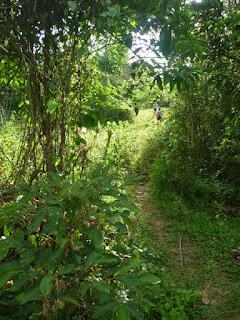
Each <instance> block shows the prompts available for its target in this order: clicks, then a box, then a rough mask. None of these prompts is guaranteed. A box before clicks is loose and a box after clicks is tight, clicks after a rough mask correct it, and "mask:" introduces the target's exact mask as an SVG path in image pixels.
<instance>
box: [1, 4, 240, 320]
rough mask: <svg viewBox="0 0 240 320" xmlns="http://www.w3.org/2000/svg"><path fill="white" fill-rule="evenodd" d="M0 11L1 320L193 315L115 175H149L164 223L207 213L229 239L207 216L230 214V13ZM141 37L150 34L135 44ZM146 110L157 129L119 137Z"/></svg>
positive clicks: (132, 8)
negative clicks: (157, 116)
mask: <svg viewBox="0 0 240 320" xmlns="http://www.w3.org/2000/svg"><path fill="white" fill-rule="evenodd" d="M0 9H1V10H0V41H1V45H0V71H1V77H0V104H1V105H0V125H1V128H0V130H1V137H0V165H1V167H0V206H1V208H0V232H1V238H0V313H1V315H0V318H1V319H4V320H7V319H20V318H21V319H33V320H34V319H44V318H47V319H56V318H57V319H76V320H77V319H79V320H80V319H85V320H87V319H109V320H112V319H118V320H125V319H166V320H177V319H178V320H185V319H189V318H191V317H192V314H194V316H195V315H196V313H194V310H193V309H194V308H192V303H193V296H195V294H193V293H192V291H191V290H185V289H178V288H177V287H174V284H173V282H172V280H171V278H169V277H168V275H167V273H166V272H165V270H164V268H162V267H161V265H158V264H157V266H156V265H154V264H155V263H159V262H157V259H155V258H154V257H155V256H157V254H155V252H152V250H151V248H150V246H149V245H147V244H146V241H144V240H142V238H141V236H139V233H140V231H139V230H138V229H137V228H134V225H135V224H136V222H137V219H138V217H137V214H136V213H137V211H138V210H137V208H136V206H135V205H134V203H133V201H131V200H130V197H129V196H128V194H130V193H131V188H130V184H131V183H134V182H133V181H132V182H131V181H130V180H131V178H130V176H129V173H131V174H133V173H138V174H139V173H140V174H142V175H145V174H146V175H148V174H149V173H150V180H151V181H152V183H153V189H154V193H155V196H156V198H157V199H158V201H160V200H161V202H162V205H163V207H164V204H165V202H166V200H165V199H166V198H168V199H169V201H170V199H171V201H172V206H173V209H174V210H173V216H174V214H175V213H176V212H177V211H178V209H176V208H174V206H175V204H176V206H178V205H179V206H180V207H181V208H180V209H181V210H180V211H182V212H179V217H178V218H179V219H180V220H181V219H183V220H184V221H186V222H187V223H189V221H190V222H191V223H189V225H191V226H194V228H196V222H195V220H196V217H195V216H194V214H193V212H194V211H191V210H194V209H195V210H199V211H201V210H200V208H201V209H202V210H203V209H204V210H206V211H207V212H205V213H204V214H203V221H205V222H206V225H208V226H211V224H212V225H213V226H214V227H212V228H210V230H211V232H212V236H213V238H214V239H217V241H227V234H228V232H229V230H230V225H231V223H230V224H228V223H226V224H225V229H224V232H223V233H222V234H220V233H219V232H218V229H217V226H221V225H222V221H221V220H219V222H218V223H216V226H215V225H214V219H215V218H214V216H217V217H220V219H221V218H222V216H224V217H225V216H228V215H232V216H237V217H238V216H239V207H240V189H239V183H240V175H239V163H240V155H239V152H240V142H239V141H240V140H239V138H240V129H239V125H240V114H239V112H240V110H239V101H240V87H239V76H240V72H239V63H240V58H239V37H240V31H239V29H240V27H239V23H240V20H239V19H240V12H239V9H238V7H237V4H236V3H235V2H232V1H229V2H228V3H225V2H221V1H218V0H213V1H202V2H196V3H195V2H186V1H181V0H177V1H165V0H163V1H162V0H161V1H159V0H153V1H146V0H131V1H127V0H126V1H125V0H124V1H112V0H101V1H99V0H86V1H80V0H73V1H67V0H60V1H56V0H48V1H45V0H44V1H42V0H28V1H23V0H3V1H1V4H0ZM142 34H147V35H148V37H149V38H150V39H149V41H148V40H146V39H145V40H144V41H143V42H145V45H144V44H138V43H134V42H135V39H136V38H137V35H142ZM149 50H150V52H151V53H150V54H153V55H154V57H148V56H144V54H146V53H147V55H148V54H149ZM130 52H131V53H130ZM130 56H131V59H129V57H130ZM169 91H170V92H171V93H169ZM153 102H156V103H158V104H159V106H160V107H161V108H162V109H163V110H164V118H163V121H161V124H159V122H158V125H156V123H155V122H154V115H153V114H152V115H151V114H150V112H146V113H142V115H143V118H140V120H139V122H141V124H140V125H139V123H138V120H137V121H135V123H134V125H133V127H131V128H132V131H131V132H128V129H129V128H130V124H129V122H128V120H133V115H134V113H135V114H136V115H137V114H138V113H139V109H146V108H149V107H151V105H152V103H153ZM122 121H125V122H122ZM144 121H145V126H143V125H142V122H144ZM170 207H171V206H170V204H169V203H168V209H169V208H170ZM189 207H191V210H190V209H189ZM182 208H184V209H182ZM166 211H167V212H168V210H166ZM183 211H184V212H183ZM208 211H211V212H214V214H212V215H211V213H210V215H209V214H208ZM167 215H168V216H170V214H169V213H168V214H167ZM193 217H194V218H193ZM176 219H177V218H176ZM202 227H203V223H202V224H200V226H199V228H200V229H201V228H202ZM194 228H193V229H194ZM194 230H196V229H194ZM194 230H191V228H190V227H189V231H188V232H189V235H190V236H192V237H194V236H193V235H194V234H196V233H199V230H198V231H197V232H195V231H194ZM211 232H210V231H209V229H206V230H204V232H203V235H204V237H205V236H206V237H208V236H209V234H210V233H211ZM197 239H199V238H197ZM214 241H215V240H214ZM214 241H213V242H211V244H212V246H213V247H214ZM237 241H238V237H233V239H232V241H231V245H229V246H228V245H226V246H224V249H225V248H228V249H229V248H230V249H231V250H233V249H234V246H236V243H237ZM220 247H221V246H216V248H215V250H213V253H214V254H218V253H219V250H220Z"/></svg>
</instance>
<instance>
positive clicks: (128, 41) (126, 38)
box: [123, 33, 133, 49]
mask: <svg viewBox="0 0 240 320" xmlns="http://www.w3.org/2000/svg"><path fill="white" fill-rule="evenodd" d="M123 42H124V43H125V46H126V47H128V48H129V49H131V48H132V42H133V38H132V35H131V34H130V33H129V34H126V35H125V36H124V37H123Z"/></svg>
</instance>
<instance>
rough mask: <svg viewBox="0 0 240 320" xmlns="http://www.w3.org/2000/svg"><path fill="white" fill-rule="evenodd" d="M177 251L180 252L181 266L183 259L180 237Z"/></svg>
mask: <svg viewBox="0 0 240 320" xmlns="http://www.w3.org/2000/svg"><path fill="white" fill-rule="evenodd" d="M179 253H180V261H181V267H183V265H184V260H183V252H182V237H180V238H179Z"/></svg>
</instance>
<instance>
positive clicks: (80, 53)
mask: <svg viewBox="0 0 240 320" xmlns="http://www.w3.org/2000/svg"><path fill="white" fill-rule="evenodd" d="M87 53H88V48H87V47H78V48H77V58H78V59H80V58H81V57H82V56H84V55H85V54H87Z"/></svg>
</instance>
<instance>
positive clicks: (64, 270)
mask: <svg viewBox="0 0 240 320" xmlns="http://www.w3.org/2000/svg"><path fill="white" fill-rule="evenodd" d="M80 269H81V267H80V266H78V265H75V264H67V265H64V266H62V267H61V268H60V269H59V272H58V273H59V274H60V275H64V274H69V273H74V272H77V271H79V270H80Z"/></svg>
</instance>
